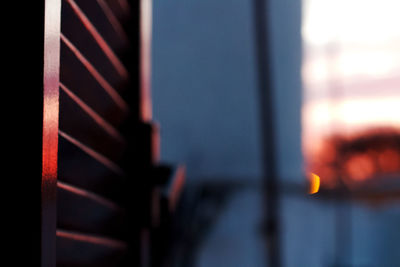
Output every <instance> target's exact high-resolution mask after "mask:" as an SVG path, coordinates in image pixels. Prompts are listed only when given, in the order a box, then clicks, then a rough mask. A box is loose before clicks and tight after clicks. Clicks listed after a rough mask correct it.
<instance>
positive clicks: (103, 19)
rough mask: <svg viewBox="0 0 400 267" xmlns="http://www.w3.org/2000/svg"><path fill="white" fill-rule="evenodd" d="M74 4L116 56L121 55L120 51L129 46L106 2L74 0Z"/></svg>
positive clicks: (123, 31)
mask: <svg viewBox="0 0 400 267" xmlns="http://www.w3.org/2000/svg"><path fill="white" fill-rule="evenodd" d="M75 2H76V4H77V5H78V6H79V7H80V9H81V10H82V11H83V13H84V14H86V16H87V17H88V18H89V20H90V21H91V22H92V23H93V25H94V26H95V27H96V29H98V31H99V32H100V34H101V35H102V36H103V37H104V39H105V40H106V41H107V43H108V44H110V46H111V47H113V48H114V50H115V51H116V53H117V54H121V53H120V51H124V50H126V49H127V48H128V47H129V46H130V42H129V39H128V36H127V33H126V31H125V29H124V28H123V27H122V24H121V22H120V21H119V20H118V18H117V17H116V15H115V14H114V12H113V10H112V9H111V8H110V6H109V4H108V3H107V2H106V1H104V0H75Z"/></svg>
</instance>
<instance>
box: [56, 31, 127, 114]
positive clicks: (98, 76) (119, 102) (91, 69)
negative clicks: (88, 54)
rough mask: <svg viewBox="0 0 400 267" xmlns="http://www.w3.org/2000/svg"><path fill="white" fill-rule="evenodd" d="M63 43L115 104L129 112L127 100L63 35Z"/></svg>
mask: <svg viewBox="0 0 400 267" xmlns="http://www.w3.org/2000/svg"><path fill="white" fill-rule="evenodd" d="M61 41H62V42H63V43H64V44H65V45H66V46H67V47H68V48H69V49H70V50H71V51H72V52H73V53H74V54H75V56H76V57H77V58H78V59H79V61H80V62H81V63H82V64H83V65H84V66H85V67H86V69H87V70H88V71H89V72H90V74H91V75H92V76H93V77H94V78H95V79H96V81H97V82H98V83H99V84H100V85H101V87H103V88H104V90H105V91H106V92H107V93H108V95H109V96H110V97H111V98H112V99H113V100H114V102H115V103H116V104H117V105H118V106H119V107H121V109H123V110H125V111H128V110H129V107H128V105H127V103H126V102H125V100H124V99H123V98H122V97H121V96H120V95H119V94H118V93H117V91H116V90H115V89H114V88H113V87H112V86H111V85H110V84H109V83H108V82H107V81H106V79H104V77H103V76H102V75H101V74H100V73H99V72H98V71H97V69H96V68H95V67H94V66H93V65H92V64H91V63H90V62H89V61H88V60H87V59H86V58H85V56H84V55H82V53H81V52H80V51H79V50H78V49H77V48H76V47H75V46H74V45H73V44H72V43H71V42H70V41H69V40H68V39H67V38H66V37H65V36H64V35H63V34H61Z"/></svg>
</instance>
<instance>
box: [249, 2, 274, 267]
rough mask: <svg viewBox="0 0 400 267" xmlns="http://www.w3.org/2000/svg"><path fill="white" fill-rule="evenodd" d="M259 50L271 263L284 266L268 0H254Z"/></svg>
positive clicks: (266, 221) (267, 225)
mask: <svg viewBox="0 0 400 267" xmlns="http://www.w3.org/2000/svg"><path fill="white" fill-rule="evenodd" d="M253 4H254V5H253V8H254V10H253V11H254V29H255V46H256V47H255V53H256V62H257V71H258V88H259V93H258V97H259V101H260V102H259V112H260V120H261V121H260V124H261V134H262V140H261V142H262V153H263V154H262V157H263V159H262V162H263V176H264V179H263V182H264V190H265V198H264V201H265V208H266V213H265V222H264V223H265V231H266V232H265V234H266V242H267V249H268V266H270V267H280V266H281V257H280V235H279V232H280V229H279V226H280V225H279V188H278V177H277V169H276V152H275V133H274V129H275V121H274V119H275V117H274V106H273V104H274V103H273V102H274V101H273V92H272V84H271V66H270V58H269V41H268V30H267V19H266V11H267V9H266V7H267V0H254V2H253Z"/></svg>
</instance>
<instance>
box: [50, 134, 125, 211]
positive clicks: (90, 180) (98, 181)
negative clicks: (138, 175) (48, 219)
mask: <svg viewBox="0 0 400 267" xmlns="http://www.w3.org/2000/svg"><path fill="white" fill-rule="evenodd" d="M58 157H59V160H58V162H59V163H58V165H59V166H58V180H59V181H62V182H65V183H68V184H71V185H74V186H77V187H79V188H82V189H85V190H88V191H91V192H94V193H96V194H99V195H101V196H104V197H107V198H109V199H112V200H119V199H120V198H121V192H122V189H123V185H124V183H125V181H126V180H125V177H124V176H122V175H120V174H117V173H116V172H115V171H113V170H112V169H111V168H109V167H108V166H106V165H105V164H103V162H101V161H99V160H97V159H95V158H94V157H92V156H91V155H89V154H88V153H86V152H85V151H84V150H82V149H81V148H80V147H78V146H76V145H75V144H73V143H71V142H70V141H69V140H67V139H65V138H63V137H61V138H59V156H58ZM61 212H62V211H61Z"/></svg>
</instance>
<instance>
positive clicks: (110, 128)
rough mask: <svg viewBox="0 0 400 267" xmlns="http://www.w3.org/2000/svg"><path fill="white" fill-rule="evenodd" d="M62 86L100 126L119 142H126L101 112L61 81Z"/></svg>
mask: <svg viewBox="0 0 400 267" xmlns="http://www.w3.org/2000/svg"><path fill="white" fill-rule="evenodd" d="M60 88H61V90H63V91H64V92H65V93H66V94H67V95H68V96H69V97H70V98H71V99H72V100H73V101H75V103H76V104H78V105H79V106H80V107H81V108H82V110H83V111H85V112H86V113H87V114H88V115H89V116H90V117H91V118H92V119H93V120H94V121H95V122H96V123H97V124H98V125H99V126H101V127H102V128H103V129H104V131H106V132H107V133H108V134H109V135H110V136H112V137H113V138H115V139H117V140H118V141H119V142H122V143H125V142H126V141H125V138H124V137H123V136H122V135H121V134H120V133H119V131H118V130H117V129H115V128H114V127H113V126H112V125H111V124H110V123H108V122H107V121H106V120H105V119H103V118H102V117H101V116H100V115H99V114H97V113H96V112H95V111H94V110H93V109H92V108H91V107H89V106H88V105H87V104H86V103H85V102H83V101H82V100H81V99H80V98H79V97H78V96H77V95H75V94H74V93H73V92H72V91H71V90H69V89H68V88H67V87H66V86H65V85H64V84H63V83H61V82H60Z"/></svg>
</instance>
